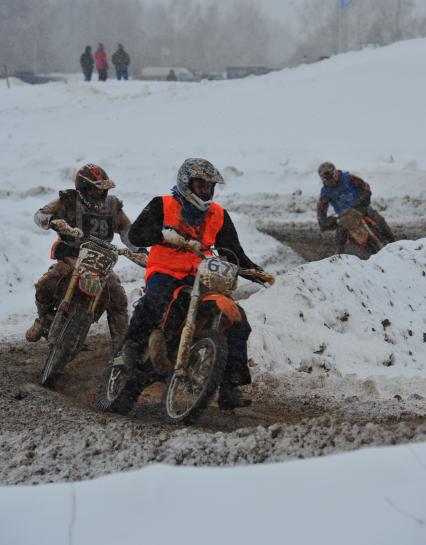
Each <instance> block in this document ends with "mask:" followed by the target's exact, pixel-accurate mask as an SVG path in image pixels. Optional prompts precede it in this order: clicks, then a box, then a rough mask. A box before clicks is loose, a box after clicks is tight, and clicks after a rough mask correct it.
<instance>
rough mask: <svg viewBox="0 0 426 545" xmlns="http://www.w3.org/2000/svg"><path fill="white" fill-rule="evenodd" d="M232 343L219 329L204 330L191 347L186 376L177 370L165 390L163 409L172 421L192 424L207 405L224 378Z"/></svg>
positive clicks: (169, 420) (167, 417)
mask: <svg viewBox="0 0 426 545" xmlns="http://www.w3.org/2000/svg"><path fill="white" fill-rule="evenodd" d="M227 355H228V347H227V342H226V338H225V336H224V335H223V334H222V333H219V332H218V331H213V330H208V331H203V332H202V333H201V335H200V336H198V337H197V338H196V339H195V342H194V344H193V345H192V347H191V352H190V356H189V363H188V368H187V372H186V375H185V377H184V378H181V377H177V376H176V374H175V373H173V375H172V376H171V377H170V379H169V380H168V382H167V384H166V387H165V388H164V394H163V413H164V417H165V419H166V420H167V421H168V422H173V423H179V422H183V423H185V424H189V423H190V422H193V421H194V420H195V419H196V418H198V416H199V415H200V414H201V412H202V411H203V410H204V409H205V408H206V407H207V405H208V403H209V401H210V399H211V397H212V396H213V394H214V393H215V391H216V388H217V387H218V386H219V384H220V383H221V381H222V376H223V371H224V369H225V365H226V359H227Z"/></svg>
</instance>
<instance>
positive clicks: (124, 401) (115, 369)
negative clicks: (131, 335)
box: [97, 345, 153, 415]
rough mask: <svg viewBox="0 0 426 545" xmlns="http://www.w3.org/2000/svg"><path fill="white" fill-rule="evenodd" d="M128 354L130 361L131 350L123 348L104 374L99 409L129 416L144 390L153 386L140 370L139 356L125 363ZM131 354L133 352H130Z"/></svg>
mask: <svg viewBox="0 0 426 545" xmlns="http://www.w3.org/2000/svg"><path fill="white" fill-rule="evenodd" d="M124 351H126V352H127V357H126V359H127V360H129V352H130V350H129V349H128V347H126V345H124V346H123V348H122V350H121V351H120V353H119V354H116V355H115V356H114V357H113V358H111V360H110V361H109V362H108V364H107V366H106V367H105V369H104V371H103V373H102V379H101V384H100V386H99V391H98V400H97V407H98V408H99V409H101V411H104V412H110V413H117V414H121V415H127V414H129V412H130V411H131V410H132V409H133V407H134V405H135V403H136V402H137V400H138V397H139V396H140V394H141V393H142V390H143V389H144V388H145V387H146V386H149V385H150V384H152V382H153V380H149V377H148V376H147V374H146V373H143V371H142V370H140V369H138V360H139V358H140V355H139V354H136V353H134V354H133V358H130V359H134V361H126V362H125V361H124V359H123V352H124ZM130 354H131V352H130Z"/></svg>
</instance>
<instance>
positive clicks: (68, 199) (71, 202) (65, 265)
mask: <svg viewBox="0 0 426 545" xmlns="http://www.w3.org/2000/svg"><path fill="white" fill-rule="evenodd" d="M74 185H75V189H67V190H65V191H59V198H58V199H55V200H54V201H52V202H50V203H49V204H46V205H45V206H43V208H40V210H38V211H37V212H36V214H35V216H34V221H35V223H36V224H37V225H38V226H39V227H41V228H42V229H53V230H54V231H56V232H57V233H58V236H59V238H58V239H57V240H56V242H55V243H54V244H53V246H52V250H51V257H52V259H56V260H57V262H56V263H55V264H54V265H52V266H51V267H50V268H49V270H48V271H47V272H46V273H45V274H44V275H43V276H42V277H41V278H40V279H39V280H38V281H37V283H36V284H35V289H36V293H35V301H36V306H37V312H38V317H37V318H36V319H35V321H34V323H33V325H32V326H31V327H30V328H29V329H28V330H27V332H26V335H25V337H26V339H27V341H30V342H37V341H38V340H40V338H41V337H42V336H47V333H48V330H49V327H50V324H51V322H52V319H53V316H54V309H55V305H56V304H57V302H58V301H57V300H56V292H57V290H58V287H59V283H60V282H61V280H64V279H65V278H66V277H67V276H68V275H69V274H70V273H71V271H72V269H73V268H74V265H75V261H76V257H77V256H78V253H79V247H80V243H81V237H83V235H85V236H88V235H93V236H96V237H98V238H100V239H102V240H106V241H108V242H110V241H111V240H112V239H113V237H114V233H119V234H120V238H121V240H122V242H123V243H124V244H125V245H126V246H127V247H128V248H129V249H131V250H132V251H138V249H137V248H135V247H134V246H133V245H132V244H131V243H130V241H129V239H128V232H129V228H130V225H131V222H130V220H129V218H128V217H127V215H126V214H125V213H124V211H123V203H122V202H121V201H120V200H119V199H118V198H117V197H115V196H112V195H108V191H109V190H110V189H112V188H113V187H115V184H114V182H113V181H112V180H110V179H109V177H108V175H107V173H106V172H105V170H103V169H102V168H101V167H99V166H97V165H93V164H86V165H84V166H82V167H81V168H80V169H79V170H78V172H77V174H76V175H75V179H74ZM72 235H74V236H72ZM140 256H141V263H142V262H143V261H146V255H145V254H143V253H141V254H140ZM107 286H108V295H109V302H108V306H107V318H108V326H109V330H110V334H111V339H112V342H113V346H116V345H117V344H118V343H119V341H120V339H121V337H122V335H123V333H124V332H125V330H126V327H127V325H128V311H127V296H126V293H125V291H124V289H123V287H122V286H121V283H120V280H119V278H118V276H117V275H116V274H114V273H111V274H110V275H109V277H108V281H107Z"/></svg>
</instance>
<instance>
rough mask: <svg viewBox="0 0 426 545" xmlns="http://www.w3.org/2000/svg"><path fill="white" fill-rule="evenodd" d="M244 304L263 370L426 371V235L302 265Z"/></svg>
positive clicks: (252, 345)
mask: <svg viewBox="0 0 426 545" xmlns="http://www.w3.org/2000/svg"><path fill="white" fill-rule="evenodd" d="M245 307H246V309H247V311H248V313H249V315H250V316H251V320H252V324H253V325H254V327H253V333H252V337H251V340H250V348H251V352H252V354H253V358H254V360H255V362H256V363H257V364H258V365H259V367H260V368H261V369H262V370H265V371H271V372H274V373H280V372H281V373H283V372H286V371H288V370H290V369H299V370H300V371H305V372H314V371H315V369H317V370H318V369H321V368H323V369H325V370H327V371H329V372H330V373H331V374H333V373H337V374H342V373H357V374H358V375H360V376H361V377H367V376H369V375H370V374H379V375H380V374H383V375H386V376H388V377H395V376H397V375H408V376H413V375H416V374H422V375H425V373H426V324H425V316H426V239H421V240H418V241H399V242H396V243H394V244H391V245H389V246H387V247H386V248H384V249H383V250H381V251H380V252H379V253H378V254H377V255H375V256H372V257H371V258H370V259H369V260H367V261H362V260H360V259H358V258H357V257H355V256H350V255H342V256H333V257H331V258H328V259H324V260H323V261H318V262H314V263H309V264H305V265H301V266H299V267H296V268H294V269H292V270H291V271H289V272H288V273H286V274H285V275H283V276H280V277H279V278H278V280H277V285H275V286H273V287H272V288H270V289H269V290H266V291H262V292H259V293H257V294H255V295H253V296H252V297H251V298H250V299H249V300H248V301H246V302H245ZM266 347H267V349H265V348H266Z"/></svg>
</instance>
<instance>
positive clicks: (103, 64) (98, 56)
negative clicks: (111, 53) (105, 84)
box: [95, 44, 109, 81]
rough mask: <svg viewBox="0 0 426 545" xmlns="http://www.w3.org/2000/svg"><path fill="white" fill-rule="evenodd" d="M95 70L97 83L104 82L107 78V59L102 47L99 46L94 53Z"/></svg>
mask: <svg viewBox="0 0 426 545" xmlns="http://www.w3.org/2000/svg"><path fill="white" fill-rule="evenodd" d="M95 63H96V70H97V71H98V76H99V81H106V80H107V78H108V68H109V64H108V59H107V56H106V53H105V49H104V45H103V44H99V46H98V49H97V51H96V53H95Z"/></svg>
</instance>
